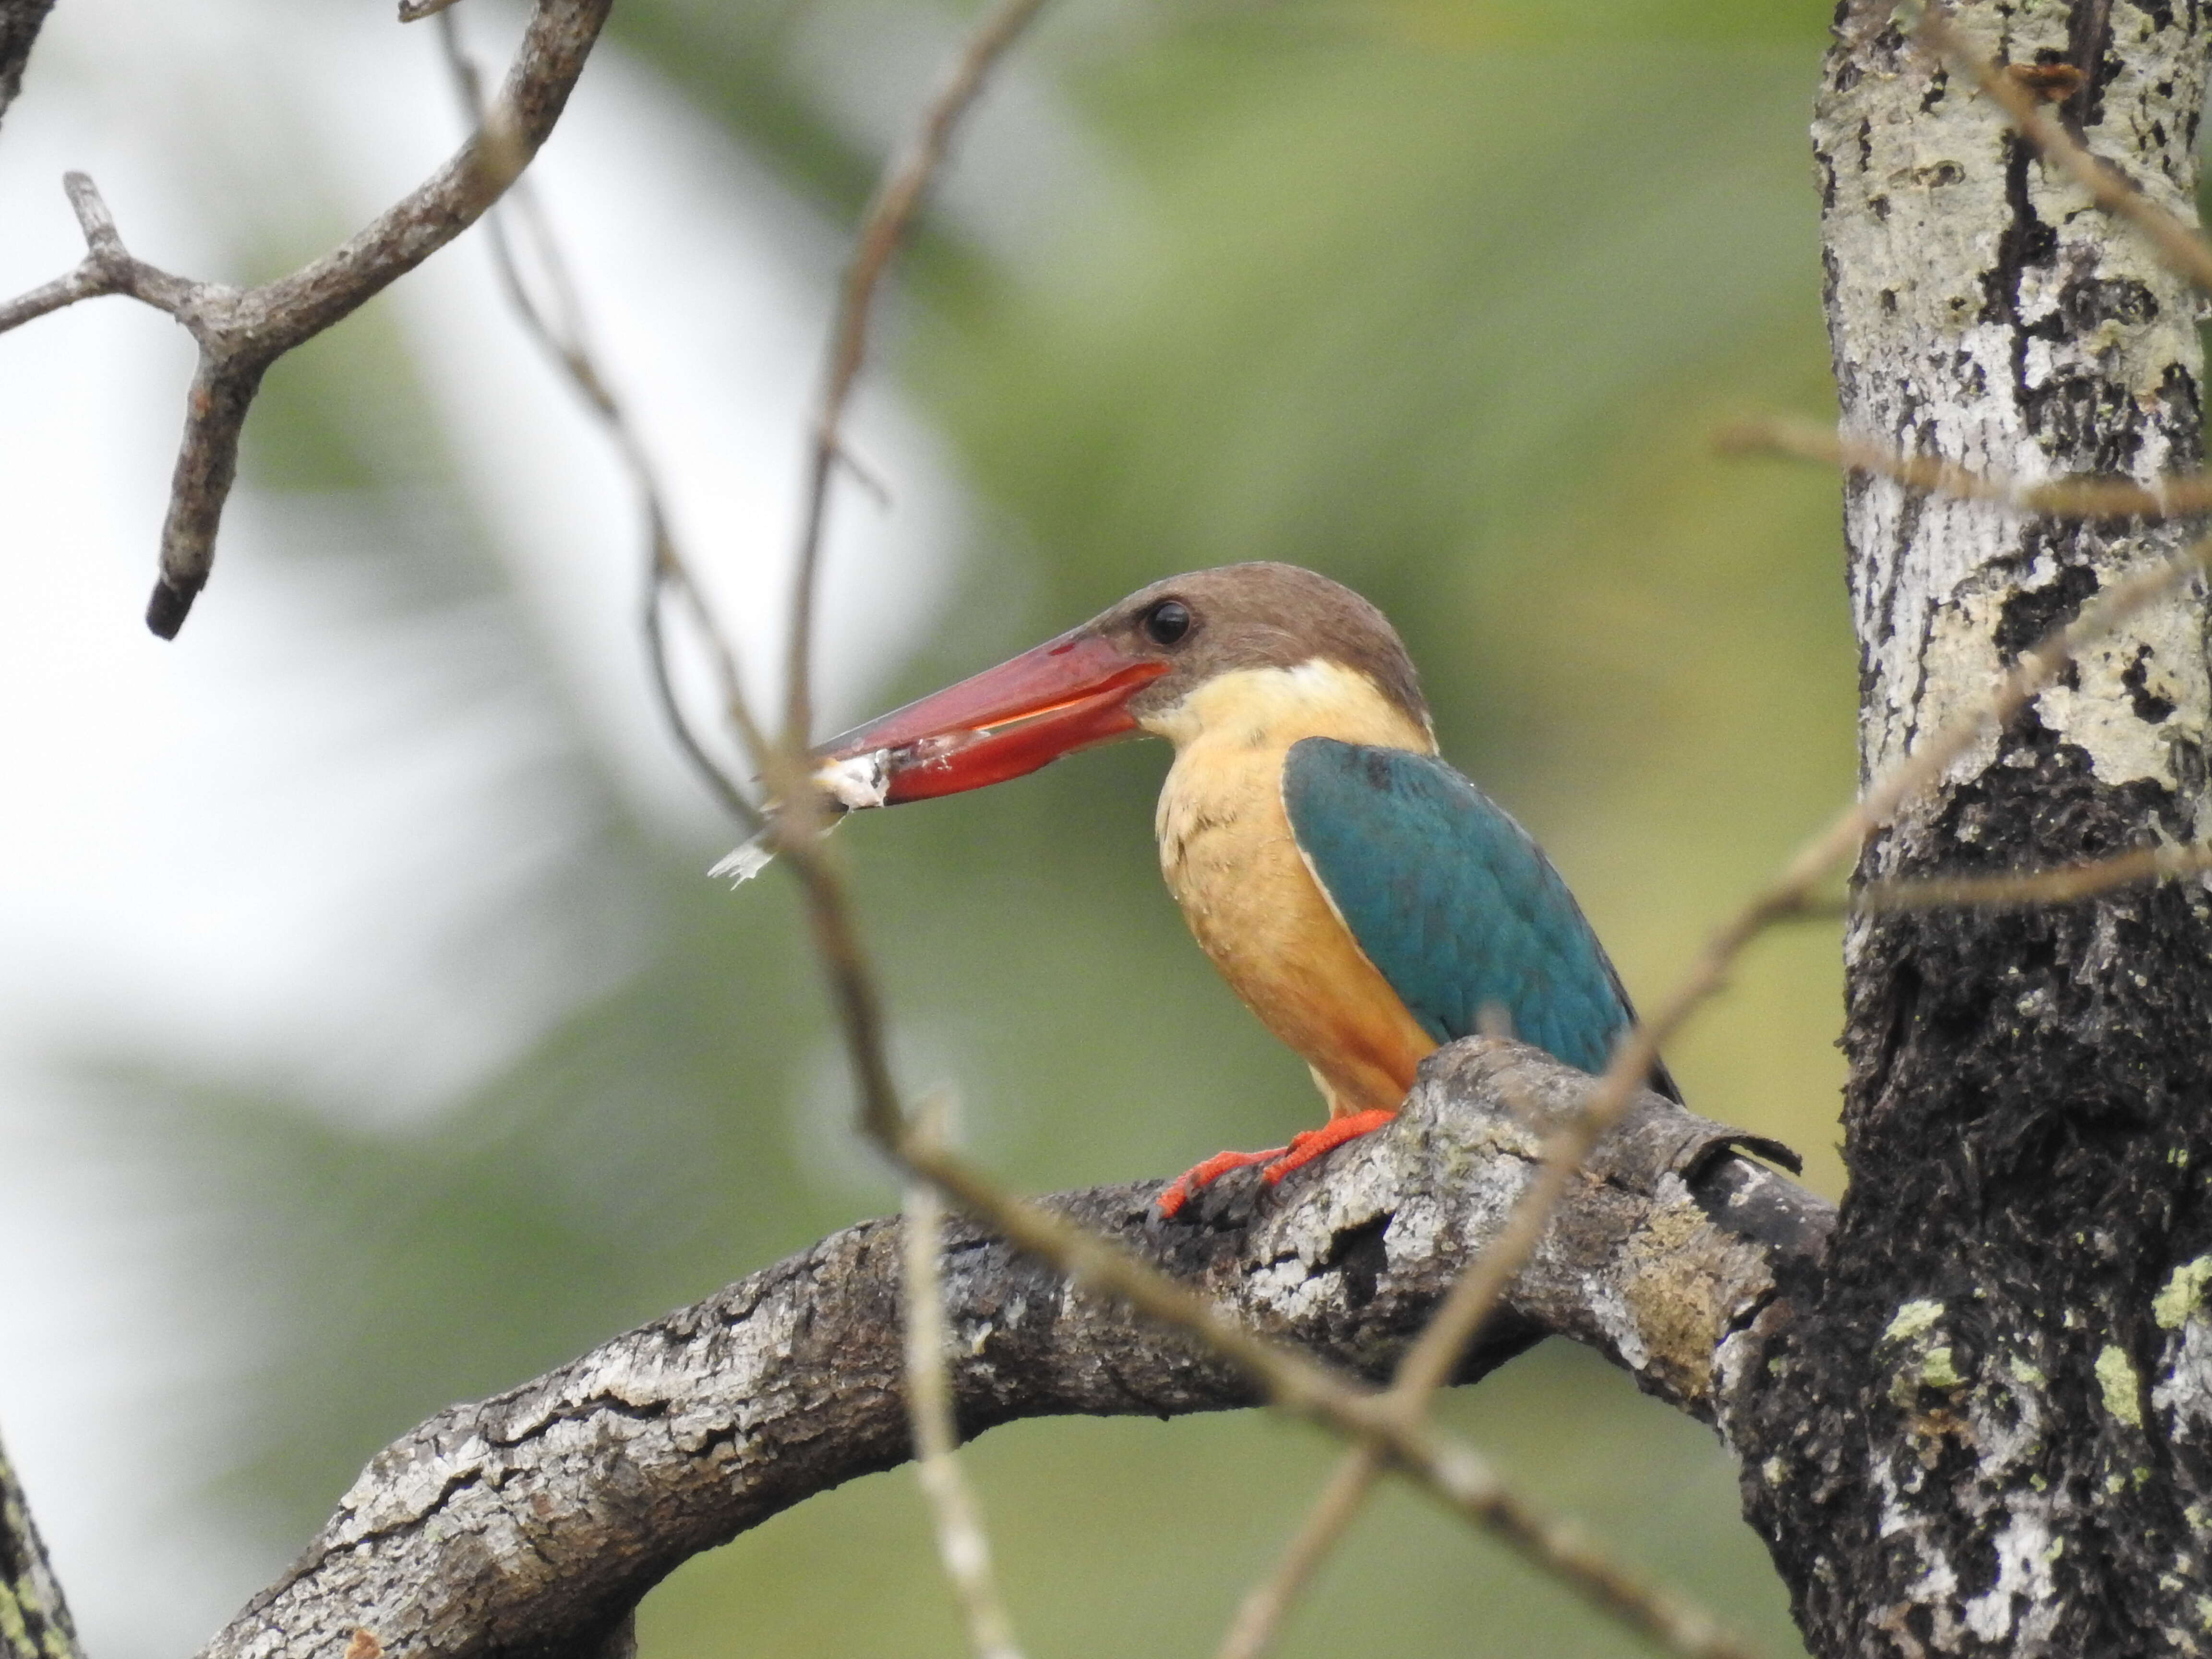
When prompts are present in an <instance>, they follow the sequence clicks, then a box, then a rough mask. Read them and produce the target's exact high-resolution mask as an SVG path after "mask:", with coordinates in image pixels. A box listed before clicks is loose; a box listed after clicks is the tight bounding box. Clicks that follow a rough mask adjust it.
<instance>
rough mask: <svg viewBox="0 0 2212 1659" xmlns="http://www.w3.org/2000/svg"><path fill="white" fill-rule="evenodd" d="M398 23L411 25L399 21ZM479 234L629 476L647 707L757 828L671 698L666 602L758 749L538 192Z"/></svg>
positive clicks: (513, 303) (459, 49)
mask: <svg viewBox="0 0 2212 1659" xmlns="http://www.w3.org/2000/svg"><path fill="white" fill-rule="evenodd" d="M451 3H452V0H442V3H440V4H437V5H435V6H432V7H429V8H428V9H425V10H423V11H422V12H421V13H419V14H418V15H422V16H425V17H427V16H430V15H434V14H435V15H436V16H437V18H438V39H439V43H440V45H441V47H442V48H443V50H444V52H445V55H446V64H447V69H448V70H451V71H452V73H453V85H454V88H455V90H456V91H457V92H458V93H459V96H460V100H461V109H462V112H463V114H464V115H465V117H466V118H467V119H468V120H469V121H470V122H471V124H473V125H478V126H481V125H483V123H484V122H485V120H486V119H487V116H486V114H485V110H484V98H483V76H482V75H481V74H480V73H479V72H478V70H477V66H476V64H475V62H474V61H473V60H472V59H471V58H470V57H469V55H468V53H467V52H466V51H465V49H464V48H463V46H462V45H461V34H460V27H459V22H458V21H456V20H455V18H454V17H453V14H452V13H451V12H450V11H449V10H447V9H446V8H447V6H448V5H450V4H451ZM401 21H403V22H405V21H413V20H412V19H410V18H408V17H406V16H404V15H403V16H402V18H401ZM510 211H511V212H512V213H513V216H514V217H515V219H516V220H517V222H519V223H520V227H521V229H522V233H523V237H524V240H526V242H527V244H528V245H529V248H530V252H531V258H532V263H533V264H534V265H535V266H536V268H537V270H538V274H539V276H540V277H541V279H542V280H543V282H544V286H545V289H546V298H545V300H544V301H542V302H541V301H540V300H539V298H538V295H535V294H533V293H532V290H531V285H530V283H528V282H526V280H525V279H524V276H523V273H522V265H521V261H520V259H519V258H517V255H516V249H515V246H514V243H513V240H511V239H510V238H509V237H508V235H507V214H508V213H509V212H510ZM484 230H485V232H486V234H488V235H489V237H490V239H491V249H492V264H493V266H494V268H495V270H497V271H498V273H499V282H500V287H501V289H502V290H503V291H504V292H505V293H506V295H507V303H508V305H509V306H510V307H512V308H513V311H514V313H515V315H516V316H517V317H519V318H520V319H521V321H522V324H523V326H524V328H525V330H526V331H527V332H528V333H529V335H530V337H531V338H532V339H533V340H535V341H537V342H538V346H539V347H540V348H541V349H543V350H544V353H545V355H546V356H548V357H550V358H551V359H552V361H553V362H554V364H555V366H556V367H557V368H559V369H560V370H561V372H562V374H565V375H567V376H568V380H569V383H570V384H571V385H572V386H574V387H575V388H576V391H577V393H578V394H579V395H580V397H581V398H583V400H584V403H585V405H586V407H587V408H588V409H590V410H591V411H592V414H593V415H595V416H598V418H599V423H600V424H601V425H602V426H603V427H604V428H605V429H606V434H607V436H608V438H609V440H610V441H611V442H612V443H613V445H614V447H615V453H616V455H617V458H618V459H620V460H621V463H622V467H623V471H624V472H626V473H628V474H629V483H630V489H631V490H632V492H633V493H634V494H635V495H636V497H637V501H638V507H639V511H640V512H641V514H642V515H643V517H644V520H645V545H646V560H645V585H644V589H643V592H642V595H641V603H640V607H639V623H640V627H641V633H642V635H643V637H644V639H645V643H646V661H647V665H648V666H649V668H650V670H651V672H652V676H653V696H654V700H655V701H656V702H658V703H659V707H660V712H661V716H662V718H663V719H664V720H666V722H667V724H668V727H669V731H670V733H671V735H672V736H673V737H674V738H675V739H676V744H677V747H678V749H679V750H682V751H683V753H684V758H685V759H687V760H689V761H690V763H691V766H692V769H693V770H695V771H696V772H697V773H698V775H699V776H700V779H701V780H702V781H703V782H704V783H705V784H706V786H707V787H708V790H709V791H710V792H712V793H713V794H714V798H715V799H717V800H718V801H720V803H721V804H722V806H723V807H724V809H725V810H726V811H728V812H729V813H730V815H731V816H732V817H734V818H736V819H737V820H738V823H741V824H743V825H744V827H745V829H747V830H748V831H753V830H757V829H760V828H761V825H762V823H763V819H762V817H761V815H760V810H759V808H757V807H756V806H755V805H753V803H752V800H751V799H750V797H748V796H747V795H746V793H745V792H744V787H743V786H742V785H741V784H739V782H738V780H737V779H736V778H735V777H734V776H732V775H731V773H730V771H729V769H728V768H727V767H726V766H724V765H723V764H722V763H721V762H720V760H719V759H717V758H716V757H715V755H714V750H713V749H712V748H711V747H710V746H709V745H708V743H707V741H706V740H705V739H704V738H702V737H701V736H700V734H699V733H698V732H696V730H695V729H694V728H693V726H692V724H691V720H690V716H689V715H688V714H686V713H685V712H684V704H683V700H682V699H681V698H680V697H679V696H678V695H677V690H676V683H675V677H674V675H673V673H672V671H671V665H670V661H669V652H668V641H667V630H666V625H665V609H666V605H667V603H668V601H669V600H670V599H671V598H672V599H674V600H675V601H676V602H677V603H678V604H679V605H682V606H683V607H684V609H685V610H687V611H689V612H690V616H691V619H692V621H693V623H694V624H695V625H696V632H697V635H698V636H699V638H700V640H701V641H702V643H703V645H704V647H705V649H706V650H707V652H708V656H709V659H710V660H711V662H712V665H713V666H714V673H715V679H716V685H717V689H718V690H719V691H720V695H721V697H722V701H723V706H724V708H725V710H726V712H727V714H728V715H729V717H730V718H731V720H732V721H733V722H734V723H735V724H736V725H737V726H738V731H739V733H740V735H741V737H743V738H744V741H745V744H746V746H747V749H748V750H757V748H759V747H760V746H761V744H760V742H759V733H758V732H757V731H756V730H754V729H753V728H752V726H751V715H750V711H749V710H748V709H747V708H746V707H745V703H744V697H743V696H741V695H740V693H739V690H738V684H739V682H738V665H737V659H736V654H735V653H734V651H733V650H732V647H731V646H730V643H729V636H728V635H726V633H725V632H724V631H723V630H722V629H721V627H720V624H719V623H717V622H716V620H715V618H714V613H713V609H712V607H711V606H710V605H708V601H707V597H706V594H705V593H704V592H703V591H702V589H701V588H700V586H699V584H698V582H697V581H696V580H694V578H693V576H692V574H691V568H690V564H689V563H688V562H686V561H685V560H684V555H683V552H682V550H680V549H679V548H678V545H677V542H676V537H675V533H674V531H673V530H672V528H671V521H670V515H669V512H668V504H667V500H666V497H665V494H664V493H663V491H662V489H661V485H660V476H659V469H658V468H657V467H655V466H654V465H653V458H652V456H651V454H650V453H647V449H646V447H645V443H644V441H643V440H642V439H641V437H640V436H639V435H638V433H637V429H636V428H635V426H634V425H633V424H632V423H631V422H630V419H629V413H628V411H627V410H625V409H624V408H623V403H622V399H621V398H619V397H617V395H616V392H615V390H614V386H613V384H612V382H611V380H610V378H609V377H608V375H607V374H606V373H605V371H604V370H603V369H602V368H600V367H599V359H598V354H597V352H596V351H595V350H594V349H593V346H592V338H591V330H590V327H589V325H587V324H586V321H585V318H584V307H583V302H582V301H581V300H580V299H579V298H578V296H577V293H576V285H575V283H574V279H573V278H572V277H571V276H569V274H568V260H567V258H565V257H564V256H563V254H562V251H561V244H560V240H559V238H557V237H556V236H555V235H554V234H553V227H552V224H551V222H550V221H549V220H548V219H547V218H546V216H545V211H544V207H543V206H542V205H541V204H539V202H538V192H537V191H534V190H532V189H531V187H530V185H529V182H528V181H527V180H526V179H518V180H517V181H516V182H515V184H514V185H513V188H512V189H511V190H509V191H508V192H507V200H506V202H505V203H504V204H502V205H501V207H500V208H497V209H495V210H492V211H491V212H490V213H489V214H488V215H487V216H485V220H484Z"/></svg>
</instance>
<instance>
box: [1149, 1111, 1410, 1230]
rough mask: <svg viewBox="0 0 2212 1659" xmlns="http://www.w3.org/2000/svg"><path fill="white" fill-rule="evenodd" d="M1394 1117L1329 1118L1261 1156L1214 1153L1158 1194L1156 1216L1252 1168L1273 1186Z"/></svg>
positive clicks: (1373, 1114) (1377, 1114)
mask: <svg viewBox="0 0 2212 1659" xmlns="http://www.w3.org/2000/svg"><path fill="white" fill-rule="evenodd" d="M1396 1116H1397V1114H1396V1113H1395V1112H1383V1111H1374V1112H1354V1113H1352V1115H1350V1116H1348V1117H1336V1118H1331V1119H1330V1120H1329V1121H1328V1122H1327V1123H1325V1124H1323V1125H1322V1127H1320V1128H1318V1129H1308V1130H1307V1131H1305V1132H1304V1133H1303V1134H1297V1135H1292V1136H1291V1144H1290V1145H1289V1146H1271V1147H1269V1148H1268V1149H1267V1151H1266V1152H1216V1153H1215V1154H1214V1155H1213V1156H1212V1158H1208V1159H1206V1162H1205V1163H1203V1164H1199V1165H1198V1166H1197V1167H1196V1168H1195V1169H1191V1170H1184V1171H1183V1173H1182V1174H1181V1175H1179V1176H1176V1178H1175V1179H1174V1180H1173V1181H1172V1182H1170V1183H1169V1184H1168V1188H1167V1190H1166V1191H1165V1192H1164V1193H1162V1194H1160V1200H1159V1202H1160V1213H1161V1214H1162V1215H1165V1216H1171V1215H1174V1214H1175V1213H1176V1212H1177V1211H1179V1210H1181V1209H1182V1206H1184V1205H1186V1204H1188V1203H1189V1202H1190V1200H1191V1195H1192V1194H1194V1193H1195V1192H1197V1190H1198V1189H1199V1188H1201V1187H1205V1186H1209V1185H1211V1184H1212V1182H1216V1181H1218V1180H1219V1179H1220V1178H1221V1177H1222V1176H1225V1175H1227V1174H1228V1173H1229V1172H1230V1171H1231V1170H1243V1169H1247V1168H1249V1167H1250V1166H1251V1165H1252V1164H1265V1165H1267V1168H1266V1170H1264V1171H1263V1172H1262V1173H1264V1174H1265V1175H1266V1176H1267V1181H1268V1182H1269V1184H1270V1185H1273V1183H1274V1182H1278V1181H1280V1180H1281V1179H1282V1178H1283V1177H1284V1176H1286V1175H1288V1174H1290V1172H1291V1170H1297V1169H1303V1168H1304V1166H1305V1165H1307V1164H1310V1163H1312V1162H1313V1161H1314V1160H1315V1159H1316V1158H1319V1157H1321V1156H1322V1154H1323V1153H1324V1152H1334V1150H1335V1149H1336V1148H1338V1147H1339V1146H1342V1145H1344V1143H1345V1142H1346V1141H1347V1140H1357V1139H1358V1138H1359V1137H1360V1136H1361V1135H1364V1134H1368V1133H1371V1132H1373V1131H1374V1130H1376V1129H1379V1128H1381V1127H1383V1125H1384V1124H1386V1123H1388V1122H1389V1121H1391V1120H1392V1119H1393V1118H1395V1117H1396Z"/></svg>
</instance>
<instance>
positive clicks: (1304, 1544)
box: [1216, 1441, 1383, 1659]
mask: <svg viewBox="0 0 2212 1659" xmlns="http://www.w3.org/2000/svg"><path fill="white" fill-rule="evenodd" d="M1382 1473H1383V1458H1382V1455H1380V1454H1379V1453H1378V1452H1376V1449H1375V1447H1374V1445H1373V1444H1372V1443H1370V1442H1365V1441H1363V1442H1361V1443H1359V1444H1358V1445H1356V1446H1354V1447H1352V1449H1351V1450H1350V1451H1347V1452H1346V1453H1345V1454H1344V1455H1343V1456H1342V1457H1340V1458H1339V1459H1338V1460H1337V1463H1336V1467H1335V1468H1334V1469H1333V1470H1331V1471H1330V1472H1329V1477H1328V1485H1327V1486H1323V1487H1322V1491H1321V1496H1320V1497H1318V1498H1315V1499H1314V1501H1313V1506H1312V1507H1311V1508H1310V1509H1309V1510H1307V1511H1306V1518H1305V1519H1304V1521H1303V1522H1300V1523H1299V1525H1298V1530H1297V1535H1296V1536H1295V1537H1293V1538H1292V1539H1291V1541H1290V1543H1289V1544H1288V1546H1286V1547H1285V1549H1284V1551H1283V1554H1282V1559H1280V1560H1279V1561H1277V1562H1276V1563H1275V1567H1274V1571H1272V1572H1270V1573H1269V1574H1268V1575H1267V1577H1265V1578H1262V1579H1261V1581H1260V1582H1259V1583H1256V1584H1255V1585H1253V1586H1252V1588H1251V1589H1249V1590H1247V1591H1246V1592H1245V1594H1244V1599H1243V1601H1241V1602H1239V1603H1238V1604H1237V1617H1236V1619H1235V1620H1234V1621H1232V1622H1231V1625H1230V1626H1229V1634H1228V1635H1227V1636H1225V1637H1224V1638H1222V1642H1221V1648H1220V1650H1219V1652H1218V1655H1217V1656H1216V1659H1260V1656H1261V1655H1262V1654H1264V1653H1265V1652H1267V1650H1268V1649H1269V1648H1270V1647H1273V1645H1274V1641H1275V1633H1276V1632H1277V1631H1279V1630H1280V1629H1281V1628H1282V1623H1283V1618H1284V1615H1285V1614H1286V1613H1289V1612H1290V1610H1291V1603H1292V1602H1293V1601H1297V1598H1298V1595H1299V1594H1300V1592H1302V1591H1303V1590H1304V1589H1305V1587H1306V1585H1307V1584H1308V1583H1310V1582H1311V1581H1312V1578H1313V1576H1314V1575H1315V1574H1316V1572H1318V1571H1321V1564H1322V1562H1323V1561H1325V1560H1327V1559H1328V1554H1329V1552H1330V1551H1331V1550H1333V1549H1334V1548H1335V1547H1336V1546H1337V1541H1339V1540H1340V1539H1341V1538H1342V1537H1343V1536H1344V1534H1345V1532H1346V1528H1349V1527H1350V1526H1351V1525H1352V1521H1353V1520H1354V1519H1355V1518H1356V1517H1357V1516H1358V1514H1359V1510H1360V1507H1361V1506H1362V1505H1363V1504H1365V1503H1366V1501H1367V1494H1368V1493H1369V1492H1371V1491H1373V1490H1374V1487H1375V1481H1376V1477H1377V1476H1378V1475H1380V1474H1382Z"/></svg>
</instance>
